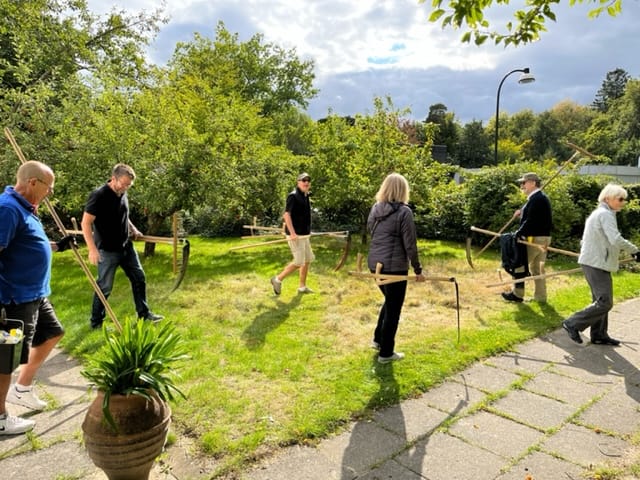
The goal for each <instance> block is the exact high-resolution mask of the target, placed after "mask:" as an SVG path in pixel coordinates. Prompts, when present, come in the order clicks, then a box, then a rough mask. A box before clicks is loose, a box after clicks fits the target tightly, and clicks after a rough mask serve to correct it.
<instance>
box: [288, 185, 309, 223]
mask: <svg viewBox="0 0 640 480" xmlns="http://www.w3.org/2000/svg"><path fill="white" fill-rule="evenodd" d="M284 210H285V212H289V215H290V216H291V223H292V224H293V228H294V230H295V233H296V234H297V235H309V234H310V233H311V203H310V202H309V195H307V194H306V193H304V192H303V191H302V190H300V189H299V188H298V187H296V189H295V190H294V191H292V192H291V193H290V194H289V195H287V204H286V206H285V209H284ZM285 230H286V233H287V235H289V234H290V233H291V232H289V229H288V228H286V227H285Z"/></svg>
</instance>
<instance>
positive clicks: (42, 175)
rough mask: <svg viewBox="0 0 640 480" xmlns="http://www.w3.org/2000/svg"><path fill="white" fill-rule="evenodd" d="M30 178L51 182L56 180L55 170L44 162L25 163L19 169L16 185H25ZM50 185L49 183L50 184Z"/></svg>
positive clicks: (32, 161) (31, 161)
mask: <svg viewBox="0 0 640 480" xmlns="http://www.w3.org/2000/svg"><path fill="white" fill-rule="evenodd" d="M30 178H39V179H40V180H51V179H53V178H54V175H53V170H51V168H50V167H48V166H47V165H45V164H44V163H42V162H36V161H35V160H30V161H28V162H25V163H23V164H22V165H20V168H18V173H17V174H16V184H17V185H24V184H26V183H27V182H28V181H29V179H30ZM48 183H49V182H48Z"/></svg>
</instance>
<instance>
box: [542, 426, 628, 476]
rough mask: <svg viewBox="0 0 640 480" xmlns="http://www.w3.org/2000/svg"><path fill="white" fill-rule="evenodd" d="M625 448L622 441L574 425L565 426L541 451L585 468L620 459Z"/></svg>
mask: <svg viewBox="0 0 640 480" xmlns="http://www.w3.org/2000/svg"><path fill="white" fill-rule="evenodd" d="M627 448H628V445H627V443H626V442H625V441H623V440H620V439H618V438H615V437H611V436H609V435H605V434H602V433H596V432H594V431H593V430H590V429H587V428H584V427H581V426H579V425H574V424H567V425H565V426H564V427H563V428H561V429H560V431H558V433H556V434H555V435H553V436H551V437H549V438H547V439H546V440H545V441H544V442H543V444H542V446H541V449H542V450H543V451H545V452H547V453H549V454H552V455H555V456H559V457H560V458H563V459H567V460H570V461H571V462H573V463H576V464H580V465H582V466H583V467H585V468H587V467H589V466H590V465H593V464H598V463H602V462H605V461H607V460H609V459H611V458H614V457H620V456H621V455H622V454H623V453H624V451H625V450H626V449H627Z"/></svg>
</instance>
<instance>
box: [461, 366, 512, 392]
mask: <svg viewBox="0 0 640 480" xmlns="http://www.w3.org/2000/svg"><path fill="white" fill-rule="evenodd" d="M521 379H522V377H521V376H520V375H517V374H515V373H513V372H509V371H507V370H503V369H501V368H496V367H491V366H489V365H486V364H484V363H478V364H476V365H474V366H473V367H471V368H468V369H466V370H464V371H463V372H461V373H458V374H456V375H453V376H452V377H451V380H452V381H454V382H459V383H462V384H464V385H470V386H472V387H475V388H477V389H478V390H480V391H482V392H490V393H495V392H498V391H501V390H505V389H508V388H509V387H510V386H511V384H513V383H514V382H517V381H519V380H521Z"/></svg>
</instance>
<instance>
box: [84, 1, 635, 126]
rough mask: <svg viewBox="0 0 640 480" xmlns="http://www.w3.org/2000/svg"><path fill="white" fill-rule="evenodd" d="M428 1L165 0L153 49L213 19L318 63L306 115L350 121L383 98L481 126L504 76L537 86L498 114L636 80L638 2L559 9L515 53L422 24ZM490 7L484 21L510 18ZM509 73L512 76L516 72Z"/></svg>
mask: <svg viewBox="0 0 640 480" xmlns="http://www.w3.org/2000/svg"><path fill="white" fill-rule="evenodd" d="M428 4H429V2H426V3H425V4H418V1H417V0H383V1H380V0H359V1H353V0H312V1H309V2H300V1H299V0H269V1H267V0H244V1H240V0H225V1H222V0H213V1H211V0H168V1H167V2H166V13H167V14H168V15H169V16H170V17H171V20H170V22H169V24H167V25H164V26H162V29H161V32H160V34H159V36H158V38H157V40H156V42H155V43H154V45H153V46H152V47H151V48H150V50H149V55H150V57H151V58H152V60H153V61H155V62H158V63H162V62H164V61H166V60H167V59H168V58H169V57H170V56H171V55H172V53H173V49H174V47H175V44H176V42H177V41H188V40H190V39H191V38H192V37H193V33H194V32H196V31H197V32H200V33H201V34H203V35H206V36H212V35H213V34H214V28H215V26H216V24H217V23H218V21H223V22H224V24H225V26H226V28H227V29H228V30H229V31H231V32H237V33H238V34H239V36H240V38H241V39H242V40H246V39H248V38H250V37H251V36H253V35H255V34H256V33H260V34H262V35H263V36H264V39H265V41H267V42H271V43H275V44H277V45H280V46H281V47H283V48H287V49H289V48H295V49H296V52H297V54H298V55H299V56H300V57H301V58H304V59H312V60H313V61H314V64H315V74H316V86H317V87H318V88H320V90H321V92H320V95H319V97H318V98H316V99H313V100H312V102H311V105H310V108H309V113H310V115H311V116H312V117H314V118H319V117H322V116H324V115H326V113H327V111H328V110H329V109H332V111H333V112H334V113H338V114H344V115H355V114H356V113H367V112H369V111H370V110H371V108H372V104H373V102H372V100H373V96H374V95H390V96H391V97H392V99H393V101H394V103H395V105H396V106H397V107H399V108H403V107H410V108H411V109H412V110H413V115H414V116H415V117H416V118H424V117H425V116H426V114H427V112H428V109H429V106H430V105H432V104H434V103H444V104H445V105H447V107H448V109H449V111H451V112H454V113H455V114H456V117H457V118H458V119H459V120H461V121H462V122H467V121H470V120H472V119H477V120H488V119H489V118H490V117H492V116H493V115H494V113H495V102H496V90H497V87H498V84H499V82H500V80H501V78H502V77H503V75H505V74H506V73H507V72H509V71H511V70H512V69H514V68H522V67H525V66H528V67H531V71H532V73H534V74H535V76H536V79H537V81H536V83H534V84H531V85H526V86H521V85H518V84H517V79H516V78H509V80H508V81H506V82H505V84H504V86H503V90H502V94H501V98H500V106H501V110H503V111H508V112H510V113H514V112H516V111H519V110H521V109H523V108H530V109H532V110H534V111H536V112H540V111H543V110H546V109H549V108H551V107H552V106H553V105H554V104H555V103H557V102H559V101H561V100H565V99H570V100H573V101H575V102H577V103H580V104H589V103H591V101H592V100H593V98H594V96H595V94H596V92H597V90H598V89H599V88H600V86H601V84H602V81H603V80H604V78H605V76H606V74H607V72H609V71H611V70H614V69H616V68H623V69H625V70H627V71H628V72H629V74H630V75H631V76H632V77H634V78H637V77H638V76H640V71H638V70H639V69H638V63H637V60H636V58H637V52H638V50H640V35H637V33H636V31H637V26H636V25H635V22H636V19H637V18H640V3H638V2H628V3H625V4H624V6H623V13H622V14H621V15H620V16H619V17H618V18H610V17H608V15H606V14H604V15H603V16H602V17H601V18H598V19H596V20H589V19H588V18H587V12H588V10H589V9H590V8H592V6H591V5H582V4H577V5H575V6H574V7H569V6H568V5H566V4H562V5H557V6H556V7H555V10H556V13H557V15H558V21H557V22H550V23H548V24H547V28H548V32H546V33H543V35H542V40H540V41H539V42H537V43H534V44H531V45H525V46H520V47H518V48H513V47H509V48H507V49H505V48H504V47H502V46H494V45H484V46H482V47H476V46H475V45H469V44H462V43H460V36H461V32H460V31H455V30H451V29H447V30H442V29H441V28H440V26H439V25H437V24H431V23H429V22H428V21H427V15H428ZM89 5H90V8H91V10H92V11H95V12H105V11H108V10H109V9H110V8H111V7H112V6H113V5H119V6H120V8H126V9H127V10H129V11H139V10H141V9H146V10H151V9H154V8H157V6H158V2H157V1H154V0H127V1H125V0H117V1H116V0H114V1H109V0H89ZM509 8H513V7H500V8H494V9H492V11H490V12H489V16H490V18H491V20H493V19H495V20H496V21H498V20H501V19H502V21H504V20H503V19H504V18H506V16H507V14H508V11H509V10H508V9H509ZM514 77H515V75H514Z"/></svg>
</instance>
